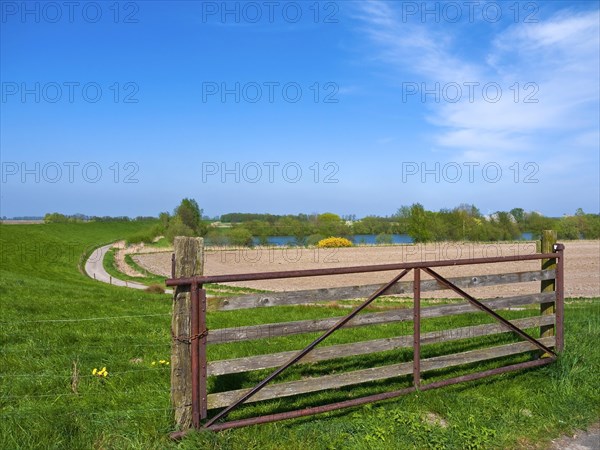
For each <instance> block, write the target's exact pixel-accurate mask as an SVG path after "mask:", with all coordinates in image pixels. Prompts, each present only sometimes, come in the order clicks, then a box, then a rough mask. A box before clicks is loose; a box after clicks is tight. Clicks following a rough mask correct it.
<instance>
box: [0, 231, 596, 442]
mask: <svg viewBox="0 0 600 450" xmlns="http://www.w3.org/2000/svg"><path fill="white" fill-rule="evenodd" d="M146 226H147V224H141V225H140V224H135V223H130V224H121V223H116V224H61V225H58V224H57V225H31V226H28V225H24V226H5V225H0V240H1V241H2V257H1V266H0V275H1V278H0V308H1V309H0V311H1V317H0V346H1V350H0V361H1V363H0V392H1V393H0V448H11V449H13V448H115V449H116V448H165V447H181V448H208V447H217V448H273V449H275V448H282V447H285V448H298V449H300V448H341V447H352V448H413V447H415V448H423V447H428V446H429V447H431V448H468V447H469V446H471V447H472V448H478V447H482V448H483V447H492V446H497V447H499V448H506V447H515V448H517V447H522V446H524V445H529V444H531V443H533V442H538V441H539V440H544V439H545V440H547V439H549V438H551V437H553V436H556V435H557V434H558V433H560V432H561V431H567V430H569V429H572V428H573V427H585V426H586V425H587V424H588V423H590V422H592V421H595V420H598V417H599V416H600V406H599V405H600V394H599V393H598V392H597V389H595V388H596V383H595V380H596V379H598V378H600V369H599V368H600V352H599V350H598V349H597V348H596V345H595V344H596V342H597V341H598V338H599V337H600V323H599V318H598V317H599V316H598V312H599V308H598V305H599V303H598V301H597V300H596V301H577V302H572V303H570V304H569V305H568V306H567V333H566V337H567V342H566V344H567V349H568V352H567V353H566V354H565V355H564V356H563V357H562V358H561V359H560V361H559V362H558V363H557V364H554V365H552V366H550V367H545V368H542V369H536V370H531V371H527V372H520V373H517V374H510V375H504V376H500V377H496V378H493V379H490V380H485V381H480V382H476V383H471V384H469V385H459V386H454V387H449V388H445V389H442V390H437V391H428V392H424V393H419V394H414V395H409V396H406V397H403V398H400V399H398V400H396V401H390V402H385V403H382V404H378V405H372V406H368V407H363V408H356V409H353V410H350V411H345V412H338V413H331V414H327V415H322V416H319V417H318V418H307V419H299V420H295V421H289V422H283V423H277V424H269V425H263V426H260V427H252V428H246V429H240V430H233V431H227V432H223V433H219V434H212V433H197V434H193V435H191V436H190V437H188V438H186V439H185V440H184V441H182V442H181V443H179V444H174V443H172V442H170V441H169V440H168V438H167V437H166V435H167V433H168V432H169V431H172V422H171V411H170V409H169V369H168V367H167V366H166V365H161V364H155V365H152V362H153V361H158V360H161V359H168V355H169V348H170V340H171V337H170V335H169V323H170V315H169V312H170V307H171V306H170V302H169V301H168V299H167V300H165V297H164V296H157V295H152V294H147V293H145V292H139V291H133V290H127V289H124V288H117V287H113V286H108V285H105V284H101V283H97V282H94V281H93V280H90V279H88V278H86V277H85V276H83V275H82V274H80V273H79V272H78V270H77V264H78V261H79V256H80V254H81V253H82V252H84V251H86V250H89V249H90V248H91V246H93V245H95V244H100V243H104V242H110V241H112V240H117V239H120V238H124V237H126V236H127V235H128V234H130V233H133V232H136V231H138V229H141V228H144V227H146ZM342 313H343V312H341V311H340V310H338V309H336V308H280V309H277V310H276V309H275V308H268V309H263V310H256V312H253V314H251V315H250V314H248V311H241V312H229V313H220V314H217V313H214V314H213V315H211V316H209V319H210V323H209V328H212V329H214V328H218V327H222V326H232V325H233V324H251V323H260V322H269V321H277V320H278V319H277V316H281V315H285V320H298V319H303V318H311V317H324V316H331V315H339V314H342ZM525 315H527V314H525ZM131 316H136V317H131ZM87 319H92V320H87ZM462 320H463V319H461V318H460V317H458V318H456V320H455V321H454V322H453V324H455V326H458V325H461V324H462V323H461V321H462ZM443 325H445V323H443V322H440V323H438V324H436V323H434V322H433V321H432V322H431V324H430V325H428V326H431V329H435V328H437V327H438V326H443ZM403 331H404V332H409V330H403ZM395 332H397V329H394V328H391V327H389V326H388V327H373V330H372V331H370V332H369V337H373V338H374V337H382V336H388V335H393V334H394V333H395ZM344 333H345V334H341V335H340V336H339V337H336V339H337V342H344V341H350V340H356V339H357V336H359V334H358V331H357V330H347V331H344ZM306 339H307V336H304V337H303V338H300V337H294V338H280V339H278V340H276V339H273V340H270V341H267V343H266V344H262V345H261V346H259V347H258V348H254V347H256V346H254V345H252V344H247V345H240V344H235V345H233V344H227V345H223V346H218V347H215V348H214V350H212V351H211V356H212V357H214V358H217V357H223V356H224V355H225V354H227V355H232V354H234V353H237V352H239V353H240V354H242V352H243V351H245V350H250V351H253V352H254V353H260V352H268V351H270V350H271V348H277V349H278V350H283V349H286V348H298V346H299V345H298V344H299V343H300V342H306ZM505 341H506V342H507V341H512V338H510V337H499V338H497V342H505ZM331 343H333V341H332V342H331ZM465 344H468V343H465ZM453 346H456V344H448V345H446V346H437V347H436V346H431V347H425V348H426V349H427V350H426V351H427V352H429V353H430V354H436V353H438V352H440V351H448V350H450V349H452V348H453ZM383 356H384V357H385V358H390V357H393V358H394V359H395V360H402V359H408V358H410V354H409V353H408V352H397V353H394V354H386V355H383ZM376 360H377V358H374V359H373V361H374V362H376ZM74 362H75V363H76V365H77V368H78V372H79V375H78V377H75V378H76V387H75V386H74V385H73V384H74V379H73V364H74ZM368 362H372V361H364V360H361V359H360V358H359V359H356V360H354V361H351V364H352V367H353V368H359V367H362V366H363V365H366V364H367V363H368ZM328 364H330V363H327V364H323V365H315V366H314V367H308V368H306V369H303V370H296V371H292V372H291V373H290V374H288V375H286V378H287V379H296V378H299V377H301V376H305V375H307V374H308V375H310V374H317V373H320V371H324V370H327V369H328V368H330V367H331V366H328ZM104 366H106V367H107V370H108V372H109V376H108V378H106V379H100V378H98V377H95V376H93V375H92V374H91V371H92V369H93V368H98V369H100V368H101V367H104ZM456 373H457V372H454V373H453V375H454V374H456ZM441 375H444V376H448V374H432V375H431V378H430V379H434V378H435V377H438V376H441ZM252 380H253V377H248V378H239V377H238V378H233V379H230V380H225V381H224V383H225V384H227V385H228V386H227V388H230V387H237V386H245V385H248V384H249V383H251V382H252ZM407 382H408V380H406V379H399V380H392V381H390V382H389V383H380V384H379V385H377V384H374V385H369V386H365V387H361V388H360V389H358V391H359V392H363V391H364V392H363V393H366V392H372V391H378V390H382V389H389V387H390V385H391V384H395V385H398V386H402V385H406V383H407ZM224 386H225V385H223V386H221V388H224ZM369 389H371V390H370V391H369ZM347 395H349V391H345V390H340V391H339V392H335V393H323V394H318V395H316V396H312V397H310V398H309V399H306V398H300V399H298V400H295V401H294V403H295V404H296V405H303V404H314V403H318V402H320V401H326V400H329V399H333V398H335V399H339V398H347ZM278 406H279V405H278V404H277V402H274V403H273V404H271V405H269V404H266V405H264V406H260V407H258V408H257V407H250V408H247V409H246V411H241V412H240V413H237V414H238V416H242V415H244V414H245V413H252V412H256V410H260V411H267V410H268V408H269V407H273V408H278ZM248 410H250V412H248ZM427 413H435V414H437V415H439V416H440V417H443V418H444V419H445V420H446V422H447V423H448V426H447V427H446V428H443V427H437V426H432V425H428V424H427V422H425V421H423V420H422V418H423V417H424V416H425V415H426V414H427Z"/></svg>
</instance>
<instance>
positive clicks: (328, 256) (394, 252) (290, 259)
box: [134, 241, 600, 298]
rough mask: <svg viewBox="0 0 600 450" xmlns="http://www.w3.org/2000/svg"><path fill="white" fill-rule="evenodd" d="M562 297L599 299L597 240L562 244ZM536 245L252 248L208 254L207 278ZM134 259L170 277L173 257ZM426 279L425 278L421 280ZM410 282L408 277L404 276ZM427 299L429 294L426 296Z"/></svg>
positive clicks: (455, 271)
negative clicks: (563, 253)
mask: <svg viewBox="0 0 600 450" xmlns="http://www.w3.org/2000/svg"><path fill="white" fill-rule="evenodd" d="M564 244H565V247H566V249H565V296H566V297H600V241H566V242H564ZM535 251H536V248H535V243H534V242H522V243H487V244H482V243H470V242H466V243H455V242H448V243H444V242H443V243H433V244H416V245H399V246H387V247H374V246H365V247H351V248H343V249H306V248H288V249H281V248H254V249H207V250H206V252H205V274H206V275H221V274H228V273H249V272H268V271H283V270H299V269H317V268H326V267H347V266H359V265H370V264H386V263H399V262H414V261H439V260H446V259H468V258H479V257H493V256H514V255H524V254H532V253H535ZM134 259H135V260H136V261H137V262H138V263H139V264H140V265H142V266H143V267H145V268H146V269H148V270H150V271H151V272H154V273H157V274H161V275H165V276H169V275H170V273H171V252H162V253H153V254H140V255H136V256H134ZM539 268H540V262H539V261H522V262H511V263H501V264H483V265H476V266H455V267H441V268H439V269H436V270H437V271H438V272H439V273H441V274H442V275H444V276H449V277H460V276H471V275H484V274H493V273H509V272H521V271H527V270H536V269H539ZM393 276H394V273H392V272H375V273H369V274H351V275H335V276H327V277H311V278H291V279H285V280H264V281H251V282H240V283H230V284H232V285H237V286H246V287H252V288H256V289H265V290H274V291H291V290H300V289H313V288H320V287H336V286H351V285H361V284H375V283H385V282H387V281H389V280H390V279H391V278H392V277H393ZM423 278H426V277H423ZM406 279H407V280H411V279H412V277H411V274H409V276H407V277H406ZM535 292H539V282H529V283H518V284H511V285H506V286H495V287H489V288H478V289H472V290H470V293H472V294H473V295H475V296H477V297H480V298H486V297H487V298H489V297H497V296H504V295H517V294H527V293H535ZM423 294H424V296H427V297H455V295H453V293H451V292H450V291H440V292H436V293H423ZM425 294H427V295H425Z"/></svg>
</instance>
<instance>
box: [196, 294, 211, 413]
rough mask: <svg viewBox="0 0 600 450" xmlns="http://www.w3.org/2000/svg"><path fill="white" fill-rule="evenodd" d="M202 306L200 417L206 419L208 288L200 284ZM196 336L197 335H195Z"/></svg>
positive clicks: (200, 321)
mask: <svg viewBox="0 0 600 450" xmlns="http://www.w3.org/2000/svg"><path fill="white" fill-rule="evenodd" d="M199 293H200V305H199V306H200V308H199V309H198V312H199V317H198V332H199V335H198V339H196V341H197V342H198V347H199V348H198V360H199V361H198V364H199V380H198V381H199V385H198V405H199V416H200V419H201V420H203V419H206V416H207V415H208V402H207V376H206V366H207V361H206V337H207V335H208V330H207V328H206V289H204V288H203V287H202V286H200V292H199ZM194 336H196V335H194Z"/></svg>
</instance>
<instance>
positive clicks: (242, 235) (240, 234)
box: [228, 227, 253, 247]
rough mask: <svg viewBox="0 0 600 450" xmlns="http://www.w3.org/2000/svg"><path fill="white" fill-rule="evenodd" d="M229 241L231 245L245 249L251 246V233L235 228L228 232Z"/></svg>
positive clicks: (244, 229)
mask: <svg viewBox="0 0 600 450" xmlns="http://www.w3.org/2000/svg"><path fill="white" fill-rule="evenodd" d="M228 235H229V241H230V242H231V244H232V245H239V246H245V247H251V246H252V242H253V241H252V233H250V231H248V230H247V229H246V228H242V227H236V228H233V229H231V230H230V231H229V233H228Z"/></svg>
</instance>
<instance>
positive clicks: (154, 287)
mask: <svg viewBox="0 0 600 450" xmlns="http://www.w3.org/2000/svg"><path fill="white" fill-rule="evenodd" d="M145 291H146V292H151V293H152V294H164V293H165V288H164V287H162V286H161V285H160V284H151V285H150V286H148V287H147V288H146V289H145Z"/></svg>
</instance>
